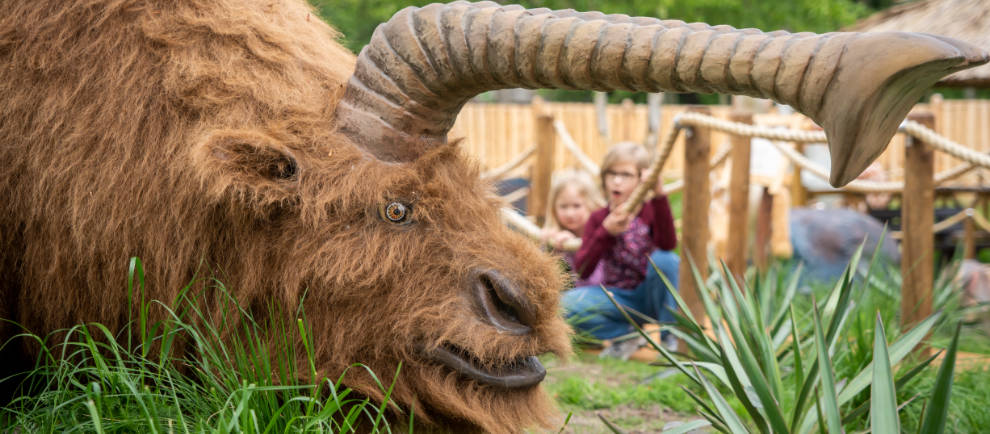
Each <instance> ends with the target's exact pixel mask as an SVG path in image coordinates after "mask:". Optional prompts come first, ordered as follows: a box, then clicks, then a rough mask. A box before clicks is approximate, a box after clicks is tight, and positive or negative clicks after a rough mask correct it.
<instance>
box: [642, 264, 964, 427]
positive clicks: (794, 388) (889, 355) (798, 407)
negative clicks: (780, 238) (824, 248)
mask: <svg viewBox="0 0 990 434" xmlns="http://www.w3.org/2000/svg"><path fill="white" fill-rule="evenodd" d="M878 257H879V255H878V254H877V253H874V255H873V258H872V260H871V261H870V266H869V267H868V268H867V269H866V271H865V273H864V274H863V275H862V276H860V278H859V279H853V276H854V273H855V271H854V270H858V269H859V267H858V265H859V260H860V259H859V258H860V253H859V252H857V253H856V255H854V256H853V259H852V261H851V263H850V264H849V266H848V267H847V269H846V271H845V273H844V274H843V276H842V278H841V279H840V280H839V282H837V283H836V284H835V286H833V287H832V288H831V289H829V290H827V291H826V292H824V293H823V294H821V298H820V299H818V300H820V301H817V300H816V298H817V297H815V296H814V295H812V296H811V297H810V305H807V306H806V308H804V309H801V308H797V306H799V305H801V304H802V303H799V302H798V301H797V300H801V299H804V297H803V296H798V294H796V288H797V282H798V280H799V276H800V269H798V270H796V271H795V272H793V273H791V274H790V276H788V277H787V278H786V279H781V278H775V277H773V275H772V274H771V275H770V276H754V278H753V280H752V284H751V285H748V286H744V287H740V286H738V285H737V283H736V281H735V279H734V278H731V277H729V273H728V271H727V270H726V269H725V266H724V265H722V266H721V267H716V268H718V269H719V271H720V272H719V273H716V274H714V275H713V276H712V277H711V278H709V279H708V280H707V281H706V280H703V279H701V278H700V275H699V273H698V272H697V269H695V268H694V267H692V269H693V272H694V277H695V280H696V283H697V286H698V287H699V288H701V290H700V291H699V295H700V297H701V299H702V302H703V304H704V308H705V311H706V314H707V316H708V317H709V318H710V319H711V326H710V327H711V329H710V331H705V329H704V328H703V326H702V325H701V324H700V323H699V322H698V321H697V320H696V319H695V318H694V317H693V315H691V313H690V311H688V310H687V307H686V305H685V304H684V301H683V300H682V299H681V298H680V297H679V296H678V295H677V293H676V291H674V292H672V294H673V295H674V297H675V299H676V300H677V302H678V305H679V306H680V309H681V312H682V313H681V314H679V315H678V318H677V320H678V324H677V325H678V327H677V328H676V329H674V330H672V331H673V333H675V334H676V335H677V336H678V337H680V338H682V339H683V340H684V342H685V344H686V345H687V346H688V347H689V348H690V349H691V350H692V353H693V359H692V360H689V361H684V360H680V359H678V358H677V357H675V356H674V355H672V354H671V353H669V352H668V351H667V350H666V349H664V348H663V347H662V346H660V345H657V344H656V343H655V342H653V341H652V340H650V339H649V336H647V335H646V334H644V336H646V337H647V340H648V341H650V343H651V344H652V345H653V346H654V348H655V349H656V350H657V351H659V352H660V353H661V354H662V355H663V357H664V358H665V359H667V360H668V361H669V362H670V363H671V364H672V365H673V366H675V367H676V368H677V369H679V370H680V371H681V372H682V373H683V374H684V375H685V376H686V377H687V378H688V379H690V380H691V381H692V382H693V383H694V384H696V385H700V386H702V388H703V389H704V394H697V393H691V392H690V390H689V389H685V391H687V392H689V396H691V398H692V399H693V400H694V401H695V403H696V404H697V405H698V408H699V413H700V414H701V415H702V416H703V417H705V419H706V420H707V422H708V423H709V424H710V425H711V427H713V428H714V429H716V430H719V431H723V432H732V433H743V432H800V433H808V432H812V431H828V432H842V431H845V430H850V429H862V428H863V427H864V425H865V424H866V423H868V422H867V419H868V418H871V419H872V420H874V421H875V423H876V425H875V426H874V428H873V431H874V432H881V431H884V432H898V431H899V429H897V426H898V424H899V422H898V421H899V413H898V403H904V402H907V401H909V400H910V399H913V397H912V398H907V399H906V398H904V397H903V396H902V395H900V394H897V392H896V390H898V389H900V388H903V387H904V385H905V384H908V383H909V382H910V381H911V380H913V379H915V378H917V377H918V376H919V374H921V373H922V372H927V371H926V369H925V367H926V366H928V364H929V363H931V361H932V360H933V359H934V358H929V359H927V360H923V361H920V362H919V361H917V360H914V359H913V358H912V357H909V356H910V355H911V354H912V349H913V348H915V347H916V346H917V345H918V344H919V343H920V342H921V341H922V340H923V339H924V338H925V336H926V335H927V334H929V333H930V332H931V331H932V330H933V329H934V328H935V326H936V325H937V324H939V323H940V318H942V317H943V316H942V314H940V313H936V314H934V315H932V316H931V317H929V318H927V319H925V320H923V321H922V322H920V323H919V324H917V325H915V326H914V327H913V328H912V329H910V330H907V331H903V332H901V330H900V327H890V329H889V330H885V328H884V327H883V324H884V322H885V321H884V319H883V318H884V315H881V314H879V313H877V310H873V312H872V315H871V316H872V317H873V319H874V321H875V322H874V324H873V326H872V327H869V328H868V329H867V328H851V327H850V324H852V323H854V322H855V319H856V318H859V317H861V316H863V315H865V314H867V311H864V310H863V309H864V307H866V308H869V307H871V304H870V303H861V300H864V299H869V298H870V297H868V296H865V294H867V293H868V292H870V291H871V290H877V291H885V290H890V289H891V288H890V287H889V286H887V285H885V284H880V283H879V282H878V281H879V280H880V279H879V277H878V276H879V273H877V272H876V271H875V270H876V267H877V262H878ZM877 288H880V289H877ZM946 292H948V290H946V289H945V288H944V287H943V288H942V289H941V290H939V291H936V297H935V307H936V309H939V308H942V307H945V306H946V305H947V304H948V302H949V301H950V300H951V299H952V298H951V297H948V296H946V295H945V293H946ZM854 294H855V296H854ZM883 296H884V297H886V296H887V294H886V293H884V294H883ZM898 305H899V303H895V304H893V307H894V309H891V308H890V304H888V305H887V307H886V308H885V309H884V310H885V311H887V312H890V311H891V310H895V309H896V308H897V306H898ZM895 311H896V310H895ZM799 312H803V313H802V314H798V313H799ZM871 322H872V321H871ZM893 324H896V321H895V322H893ZM958 333H959V330H958V328H956V329H955V333H954V334H953V338H952V344H951V345H950V347H949V350H948V351H947V354H946V357H945V363H946V365H943V366H944V367H943V369H942V371H941V372H940V374H939V376H938V377H939V378H941V380H940V381H938V382H937V383H936V385H935V386H933V387H932V388H931V389H930V390H927V391H924V392H923V394H922V395H924V396H931V397H930V398H928V399H927V405H928V408H927V410H926V412H927V414H929V415H932V416H930V417H928V419H926V420H925V422H923V423H929V424H930V425H928V426H926V429H935V428H936V427H940V426H942V424H943V421H944V420H945V419H946V416H945V415H946V414H948V413H946V411H947V410H946V409H947V406H948V404H949V395H950V389H951V388H950V387H949V385H951V384H952V381H951V380H952V369H951V368H952V366H953V364H954V355H955V353H956V351H957V348H958V345H957V341H958ZM866 342H868V343H867V344H864V343H866ZM887 342H890V344H889V345H888V344H887ZM858 347H865V348H869V350H868V354H867V355H866V356H865V357H864V351H863V348H858ZM929 371H930V370H929ZM929 375H930V374H929ZM716 385H717V386H721V389H720V388H719V387H715V386H716ZM871 396H872V398H871ZM729 398H735V399H738V400H739V401H740V402H741V403H742V407H743V409H742V411H740V410H737V409H732V408H730V407H729V406H727V405H726V402H727V400H728V399H729ZM880 426H883V427H884V428H883V429H881V428H878V427H880Z"/></svg>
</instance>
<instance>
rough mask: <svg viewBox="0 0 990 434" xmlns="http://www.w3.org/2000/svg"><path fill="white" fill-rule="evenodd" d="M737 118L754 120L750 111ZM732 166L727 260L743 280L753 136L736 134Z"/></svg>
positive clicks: (734, 115) (744, 121) (737, 276)
mask: <svg viewBox="0 0 990 434" xmlns="http://www.w3.org/2000/svg"><path fill="white" fill-rule="evenodd" d="M730 119H731V120H732V121H733V122H740V123H744V124H752V123H753V115H752V114H750V113H743V112H734V113H732V115H731V116H730ZM731 140H732V141H731V143H732V154H731V156H730V158H732V168H731V173H730V175H729V224H728V228H727V234H728V239H727V240H726V258H725V262H726V264H727V265H728V267H729V270H730V271H731V272H732V275H733V276H736V279H738V280H740V281H742V279H743V275H744V273H745V272H746V241H747V240H746V235H747V234H748V233H749V227H748V217H749V210H748V207H749V164H750V138H749V137H745V136H736V135H734V136H732V139H731Z"/></svg>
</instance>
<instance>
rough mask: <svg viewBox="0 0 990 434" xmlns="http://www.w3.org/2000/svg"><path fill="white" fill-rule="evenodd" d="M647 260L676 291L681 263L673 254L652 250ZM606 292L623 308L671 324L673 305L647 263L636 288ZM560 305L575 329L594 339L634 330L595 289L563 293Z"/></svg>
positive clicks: (573, 290) (597, 287)
mask: <svg viewBox="0 0 990 434" xmlns="http://www.w3.org/2000/svg"><path fill="white" fill-rule="evenodd" d="M650 259H651V260H652V261H653V263H654V264H656V265H657V268H659V269H660V272H662V273H663V274H664V275H665V276H666V277H667V280H669V281H670V283H671V285H673V286H674V288H673V290H675V291H676V290H677V277H678V269H679V268H678V267H680V262H681V261H680V258H679V257H678V256H677V254H676V253H674V252H670V251H665V250H654V251H653V253H651V254H650ZM608 289H609V290H610V291H612V295H613V296H615V300H616V301H618V302H619V303H620V304H622V305H623V306H625V307H629V308H632V309H635V310H636V311H638V312H640V313H643V314H645V315H647V316H649V317H650V318H653V319H656V320H657V321H659V322H661V323H669V322H673V321H674V314H673V312H674V311H676V310H677V302H676V301H675V300H674V297H673V296H671V295H670V293H669V292H667V287H666V285H665V284H664V283H663V280H662V279H660V276H659V275H658V274H657V272H656V270H655V269H654V268H653V265H651V264H647V266H646V278H645V279H644V280H643V282H642V283H640V284H639V286H637V287H636V289H634V290H628V289H621V288H608ZM561 304H562V305H563V307H564V312H565V313H564V314H565V316H566V318H567V319H568V320H569V322H570V323H571V325H573V326H574V328H575V329H577V330H580V331H584V332H587V333H590V334H591V335H592V336H594V337H595V338H597V339H603V340H604V339H612V338H615V337H618V336H622V335H624V334H627V333H630V332H632V331H633V330H634V329H633V326H632V325H631V324H629V321H627V320H626V318H625V317H624V316H622V313H621V312H619V309H618V308H616V307H615V305H614V304H612V302H611V301H609V299H608V297H607V296H606V295H605V293H604V292H602V289H601V287H599V286H581V287H578V288H574V289H572V290H570V291H567V292H565V293H564V295H563V297H562V299H561ZM630 316H632V318H633V319H634V320H636V321H637V322H638V323H640V324H642V323H643V322H644V321H643V319H642V318H639V317H637V316H636V315H630Z"/></svg>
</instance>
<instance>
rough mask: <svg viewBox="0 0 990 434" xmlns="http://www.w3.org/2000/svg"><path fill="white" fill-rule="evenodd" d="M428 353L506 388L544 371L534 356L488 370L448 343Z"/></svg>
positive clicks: (529, 382)
mask: <svg viewBox="0 0 990 434" xmlns="http://www.w3.org/2000/svg"><path fill="white" fill-rule="evenodd" d="M430 355H431V356H432V357H433V359H435V360H436V361H437V362H440V363H441V364H443V365H444V366H446V367H448V368H450V369H453V370H454V371H455V372H457V373H459V374H461V375H463V376H465V377H467V378H470V379H472V380H474V381H477V382H478V383H482V384H488V385H492V386H498V387H503V388H507V389H515V388H522V387H530V386H535V385H537V384H539V383H540V382H541V381H543V378H544V377H546V375H547V370H546V368H544V367H543V364H542V363H540V360H539V359H537V358H536V356H527V357H520V358H519V359H516V360H514V361H513V362H511V363H509V364H506V365H503V366H500V367H498V368H496V369H494V370H492V369H486V368H483V367H481V366H479V364H478V363H477V362H476V359H474V357H472V356H470V355H469V354H467V353H466V352H465V351H463V350H460V349H458V348H456V347H454V346H452V345H444V346H441V347H439V348H437V349H435V350H433V351H432V352H431V353H430Z"/></svg>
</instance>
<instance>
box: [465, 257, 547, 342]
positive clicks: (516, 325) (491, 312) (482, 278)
mask: <svg viewBox="0 0 990 434" xmlns="http://www.w3.org/2000/svg"><path fill="white" fill-rule="evenodd" d="M470 285H471V287H472V288H473V293H474V296H475V298H476V300H477V302H478V305H479V306H480V307H481V312H482V314H483V315H484V317H485V319H486V320H488V322H490V323H491V324H492V325H493V326H495V328H497V329H499V330H502V331H504V332H507V333H512V334H516V335H524V334H527V333H529V332H530V331H531V330H532V325H533V323H534V321H535V318H536V312H535V309H534V306H533V304H532V303H530V301H529V300H528V299H527V298H526V296H525V295H524V294H523V292H522V291H521V290H520V289H519V287H518V286H516V284H515V283H513V282H512V281H511V280H509V279H507V278H506V277H505V276H503V275H502V274H501V273H499V272H498V271H495V270H477V271H475V272H473V273H471V278H470Z"/></svg>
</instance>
